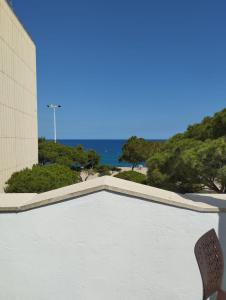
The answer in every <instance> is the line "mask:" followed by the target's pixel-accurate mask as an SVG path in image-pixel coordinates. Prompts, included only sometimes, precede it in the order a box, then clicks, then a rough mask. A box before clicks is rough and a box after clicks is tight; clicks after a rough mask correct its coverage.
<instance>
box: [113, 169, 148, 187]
mask: <svg viewBox="0 0 226 300" xmlns="http://www.w3.org/2000/svg"><path fill="white" fill-rule="evenodd" d="M114 177H117V178H121V179H125V180H129V181H133V182H137V183H141V184H146V180H147V178H146V176H145V175H144V174H141V173H139V172H136V171H124V172H121V173H119V174H117V175H115V176H114Z"/></svg>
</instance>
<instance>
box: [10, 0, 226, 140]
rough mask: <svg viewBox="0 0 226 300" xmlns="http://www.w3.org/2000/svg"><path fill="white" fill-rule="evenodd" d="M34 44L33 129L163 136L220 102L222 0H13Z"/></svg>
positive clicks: (223, 99) (224, 92)
mask: <svg viewBox="0 0 226 300" xmlns="http://www.w3.org/2000/svg"><path fill="white" fill-rule="evenodd" d="M14 8H15V10H16V13H17V15H18V16H19V17H20V18H21V19H22V21H23V23H24V25H25V27H26V28H27V29H28V31H29V32H30V33H31V35H32V37H33V39H34V40H35V42H36V45H37V69H38V106H39V136H46V137H47V138H50V137H52V113H51V111H49V110H48V109H47V108H46V104H48V103H57V104H58V103H59V104H61V105H62V109H61V110H60V111H59V112H58V114H57V120H58V138H72V139H73V138H74V139H89V138H92V139H96V138H99V139H106V138H107V139H117V138H128V137H129V136H131V135H138V136H142V137H145V138H168V137H170V136H171V135H173V134H175V133H177V132H181V131H183V130H185V129H186V127H187V125H188V124H191V123H195V122H198V121H200V120H201V119H202V118H203V117H204V116H206V115H211V114H213V113H214V112H216V111H218V110H221V109H223V108H224V107H226V1H225V0H218V1H213V0H202V1H200V0H189V1H185V0H171V1H169V0H155V1H152V0H139V1H138V0H136V1H135V0H130V1H128V0H114V1H108V0H79V1H77V0H68V1H64V2H62V1H57V0H56V1H53V0H49V1H46V0H45V1H44V0H29V1H27V0H14Z"/></svg>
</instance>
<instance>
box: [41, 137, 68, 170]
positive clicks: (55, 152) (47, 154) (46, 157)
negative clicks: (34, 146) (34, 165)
mask: <svg viewBox="0 0 226 300" xmlns="http://www.w3.org/2000/svg"><path fill="white" fill-rule="evenodd" d="M38 155H39V163H40V164H43V165H45V164H46V163H56V162H59V163H60V164H64V162H65V163H66V165H67V166H68V165H69V161H70V163H71V164H72V163H73V160H74V149H73V148H72V147H68V146H65V145H62V144H59V143H54V142H52V141H46V140H45V139H41V140H39V149H38Z"/></svg>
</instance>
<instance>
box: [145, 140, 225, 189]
mask: <svg viewBox="0 0 226 300" xmlns="http://www.w3.org/2000/svg"><path fill="white" fill-rule="evenodd" d="M148 167H149V170H148V184H150V185H153V186H156V187H160V188H164V189H168V190H172V191H176V192H180V193H188V192H197V191H201V190H203V189H208V190H211V191H214V192H217V193H225V192H226V139H225V138H219V139H215V140H205V141H198V140H194V139H188V138H184V139H178V140H177V141H175V140H173V139H171V140H170V141H169V142H167V143H166V148H165V150H164V151H162V152H160V153H158V154H156V155H154V156H153V157H151V158H150V159H149V160H148Z"/></svg>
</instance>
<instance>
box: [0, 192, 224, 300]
mask: <svg viewBox="0 0 226 300" xmlns="http://www.w3.org/2000/svg"><path fill="white" fill-rule="evenodd" d="M218 224H219V215H218V214H217V213H199V212H194V211H190V210H185V209H181V208H176V207H172V206H166V205H162V204H158V203H153V202H148V201H143V200H140V199H136V198H132V197H129V196H124V195H119V194H114V193H111V192H108V191H100V192H97V193H94V194H90V195H86V196H83V197H80V198H77V199H74V200H70V201H66V202H63V203H59V204H55V205H51V206H47V207H42V208H38V209H35V210H31V211H27V212H23V213H20V214H4V213H3V214H0V299H4V300H12V299H13V300H30V299H32V300H63V299H65V300H72V299H73V300H74V299H77V300H102V299H103V300H105V299H108V300H119V299H123V300H149V299H154V300H163V299H172V300H182V299H183V300H191V299H202V284H201V278H200V274H199V270H198V267H197V264H196V261H195V257H194V252H193V249H194V244H195V242H196V240H197V239H198V238H199V237H200V236H201V235H202V234H203V233H204V232H206V231H207V230H209V229H210V228H212V227H214V228H215V229H216V231H218ZM220 224H222V225H223V224H225V215H224V214H222V216H221V223H220Z"/></svg>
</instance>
